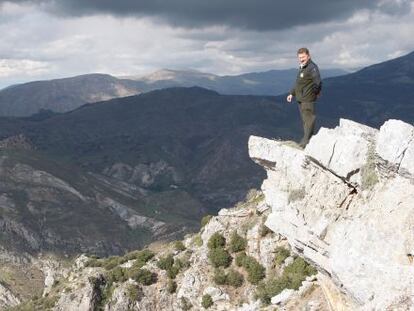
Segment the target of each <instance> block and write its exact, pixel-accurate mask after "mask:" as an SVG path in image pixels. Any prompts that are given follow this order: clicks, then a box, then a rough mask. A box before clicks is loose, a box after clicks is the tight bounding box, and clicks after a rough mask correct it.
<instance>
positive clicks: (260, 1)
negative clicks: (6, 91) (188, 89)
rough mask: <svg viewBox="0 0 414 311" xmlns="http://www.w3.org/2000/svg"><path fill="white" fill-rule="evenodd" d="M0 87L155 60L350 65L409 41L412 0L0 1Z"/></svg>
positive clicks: (137, 69)
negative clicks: (302, 52)
mask: <svg viewBox="0 0 414 311" xmlns="http://www.w3.org/2000/svg"><path fill="white" fill-rule="evenodd" d="M0 33H1V37H0V88H1V87H4V86H7V85H10V84H13V83H18V82H25V81H33V80H39V79H51V78H58V77H68V76H73V75H78V74H84V73H92V72H101V73H109V74H113V75H117V76H119V75H143V74H147V73H150V72H152V71H154V70H157V69H161V68H171V69H195V70H200V71H205V72H211V73H215V74H240V73H245V72H251V71H265V70H270V69H285V68H292V67H296V66H297V64H296V50H297V49H298V48H299V47H301V46H307V47H309V49H310V50H311V54H312V58H313V59H314V60H315V62H316V63H317V64H318V65H319V66H320V67H321V68H344V69H353V68H360V67H363V66H367V65H370V64H373V63H378V62H382V61H384V60H387V59H391V58H395V57H398V56H401V55H404V54H407V53H409V52H411V51H413V50H414V40H413V39H412V34H413V33H414V0H372V1H371V0H335V1H332V0H313V1H309V0H289V1H282V0H255V1H253V0H208V1H207V0H117V1H115V0H14V1H3V0H0Z"/></svg>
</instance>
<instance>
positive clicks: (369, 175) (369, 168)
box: [361, 144, 379, 190]
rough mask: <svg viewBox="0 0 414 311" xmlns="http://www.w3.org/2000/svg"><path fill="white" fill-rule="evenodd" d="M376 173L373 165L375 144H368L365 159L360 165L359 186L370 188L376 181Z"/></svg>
mask: <svg viewBox="0 0 414 311" xmlns="http://www.w3.org/2000/svg"><path fill="white" fill-rule="evenodd" d="M378 181H379V179H378V174H377V171H376V167H375V146H374V145H373V144H370V145H369V146H368V151H367V161H366V163H365V165H364V166H363V167H361V188H362V189H364V190H366V189H371V188H373V187H374V186H375V185H376V184H377V183H378Z"/></svg>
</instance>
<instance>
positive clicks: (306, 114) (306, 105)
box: [298, 102, 316, 147]
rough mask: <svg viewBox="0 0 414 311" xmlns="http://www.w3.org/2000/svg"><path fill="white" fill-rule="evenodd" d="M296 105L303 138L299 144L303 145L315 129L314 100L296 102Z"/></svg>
mask: <svg viewBox="0 0 414 311" xmlns="http://www.w3.org/2000/svg"><path fill="white" fill-rule="evenodd" d="M298 105H299V111H300V116H301V118H302V123H303V138H302V139H301V141H300V143H299V145H300V146H301V147H305V146H306V145H307V144H308V143H309V140H310V138H311V137H312V135H313V134H314V130H315V120H316V116H315V102H298Z"/></svg>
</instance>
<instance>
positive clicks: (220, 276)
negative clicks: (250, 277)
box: [213, 268, 227, 285]
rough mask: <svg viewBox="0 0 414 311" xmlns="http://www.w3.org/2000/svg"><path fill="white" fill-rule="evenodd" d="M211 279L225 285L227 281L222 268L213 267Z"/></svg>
mask: <svg viewBox="0 0 414 311" xmlns="http://www.w3.org/2000/svg"><path fill="white" fill-rule="evenodd" d="M213 280H214V283H216V284H217V285H225V284H226V283H227V276H226V272H225V271H224V270H223V269H222V268H219V269H215V270H214V277H213Z"/></svg>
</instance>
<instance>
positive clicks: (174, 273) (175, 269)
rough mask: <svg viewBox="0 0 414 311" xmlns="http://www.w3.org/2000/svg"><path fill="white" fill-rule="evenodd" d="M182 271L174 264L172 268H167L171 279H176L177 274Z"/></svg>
mask: <svg viewBox="0 0 414 311" xmlns="http://www.w3.org/2000/svg"><path fill="white" fill-rule="evenodd" d="M179 272H180V268H179V267H177V266H176V265H173V266H172V267H171V268H169V269H168V270H167V275H168V277H169V278H170V279H175V277H176V276H177V274H178V273H179Z"/></svg>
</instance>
